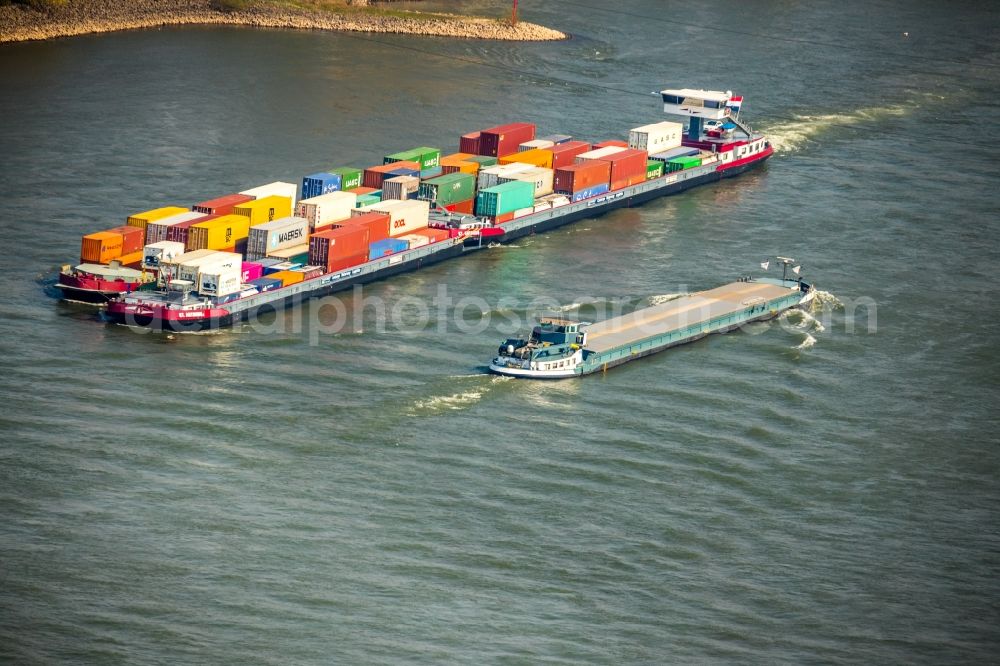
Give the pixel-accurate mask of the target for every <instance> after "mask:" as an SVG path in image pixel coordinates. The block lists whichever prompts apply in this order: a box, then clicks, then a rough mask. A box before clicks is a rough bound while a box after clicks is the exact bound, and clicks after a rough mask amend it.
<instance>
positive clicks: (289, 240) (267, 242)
mask: <svg viewBox="0 0 1000 666" xmlns="http://www.w3.org/2000/svg"><path fill="white" fill-rule="evenodd" d="M308 239H309V220H307V219H306V218H304V217H283V218H280V219H277V220H273V221H271V222H265V223H263V224H257V225H254V226H252V227H250V232H249V235H248V237H247V259H249V260H250V261H253V260H255V259H260V258H262V257H265V256H267V255H268V254H270V253H271V252H272V251H274V250H282V249H285V248H290V247H296V246H299V245H302V244H303V243H306V242H308Z"/></svg>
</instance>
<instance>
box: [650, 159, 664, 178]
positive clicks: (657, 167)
mask: <svg viewBox="0 0 1000 666" xmlns="http://www.w3.org/2000/svg"><path fill="white" fill-rule="evenodd" d="M662 175H663V162H661V161H660V160H647V161H646V180H653V179H654V178H659V177H660V176H662Z"/></svg>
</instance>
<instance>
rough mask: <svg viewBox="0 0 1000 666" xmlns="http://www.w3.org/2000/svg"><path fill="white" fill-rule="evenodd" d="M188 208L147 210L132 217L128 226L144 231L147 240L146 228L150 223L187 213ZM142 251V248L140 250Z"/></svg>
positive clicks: (128, 221)
mask: <svg viewBox="0 0 1000 666" xmlns="http://www.w3.org/2000/svg"><path fill="white" fill-rule="evenodd" d="M186 212H187V208H181V207H180V206H165V207H163V208H154V209H153V210H147V211H145V212H144V213H136V214H135V215H130V216H129V217H128V220H127V221H126V224H127V225H128V226H130V227H137V228H139V229H142V231H143V234H144V235H143V239H144V240H145V233H146V227H147V226H148V225H149V223H150V222H155V221H156V220H162V219H163V218H165V217H170V216H171V215H177V214H178V213H186ZM140 249H141V248H140Z"/></svg>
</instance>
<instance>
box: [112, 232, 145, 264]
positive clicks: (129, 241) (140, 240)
mask: <svg viewBox="0 0 1000 666" xmlns="http://www.w3.org/2000/svg"><path fill="white" fill-rule="evenodd" d="M107 231H110V232H112V233H116V234H121V236H122V255H123V256H124V255H128V254H134V253H136V252H142V248H143V246H144V245H145V242H144V240H145V236H146V234H145V233H144V232H143V231H142V230H141V229H139V228H138V227H132V226H129V225H127V224H126V225H122V226H120V227H113V228H111V229H108V230H107Z"/></svg>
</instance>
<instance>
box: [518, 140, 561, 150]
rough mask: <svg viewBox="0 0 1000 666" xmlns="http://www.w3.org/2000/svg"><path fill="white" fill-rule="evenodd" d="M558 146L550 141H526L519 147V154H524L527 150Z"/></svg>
mask: <svg viewBox="0 0 1000 666" xmlns="http://www.w3.org/2000/svg"><path fill="white" fill-rule="evenodd" d="M554 145H556V142H555V141H549V140H548V139H532V140H531V141H525V142H523V143H521V144H520V145H519V146H518V147H517V152H519V153H523V152H524V151H526V150H534V149H535V148H551V147H552V146H554Z"/></svg>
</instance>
